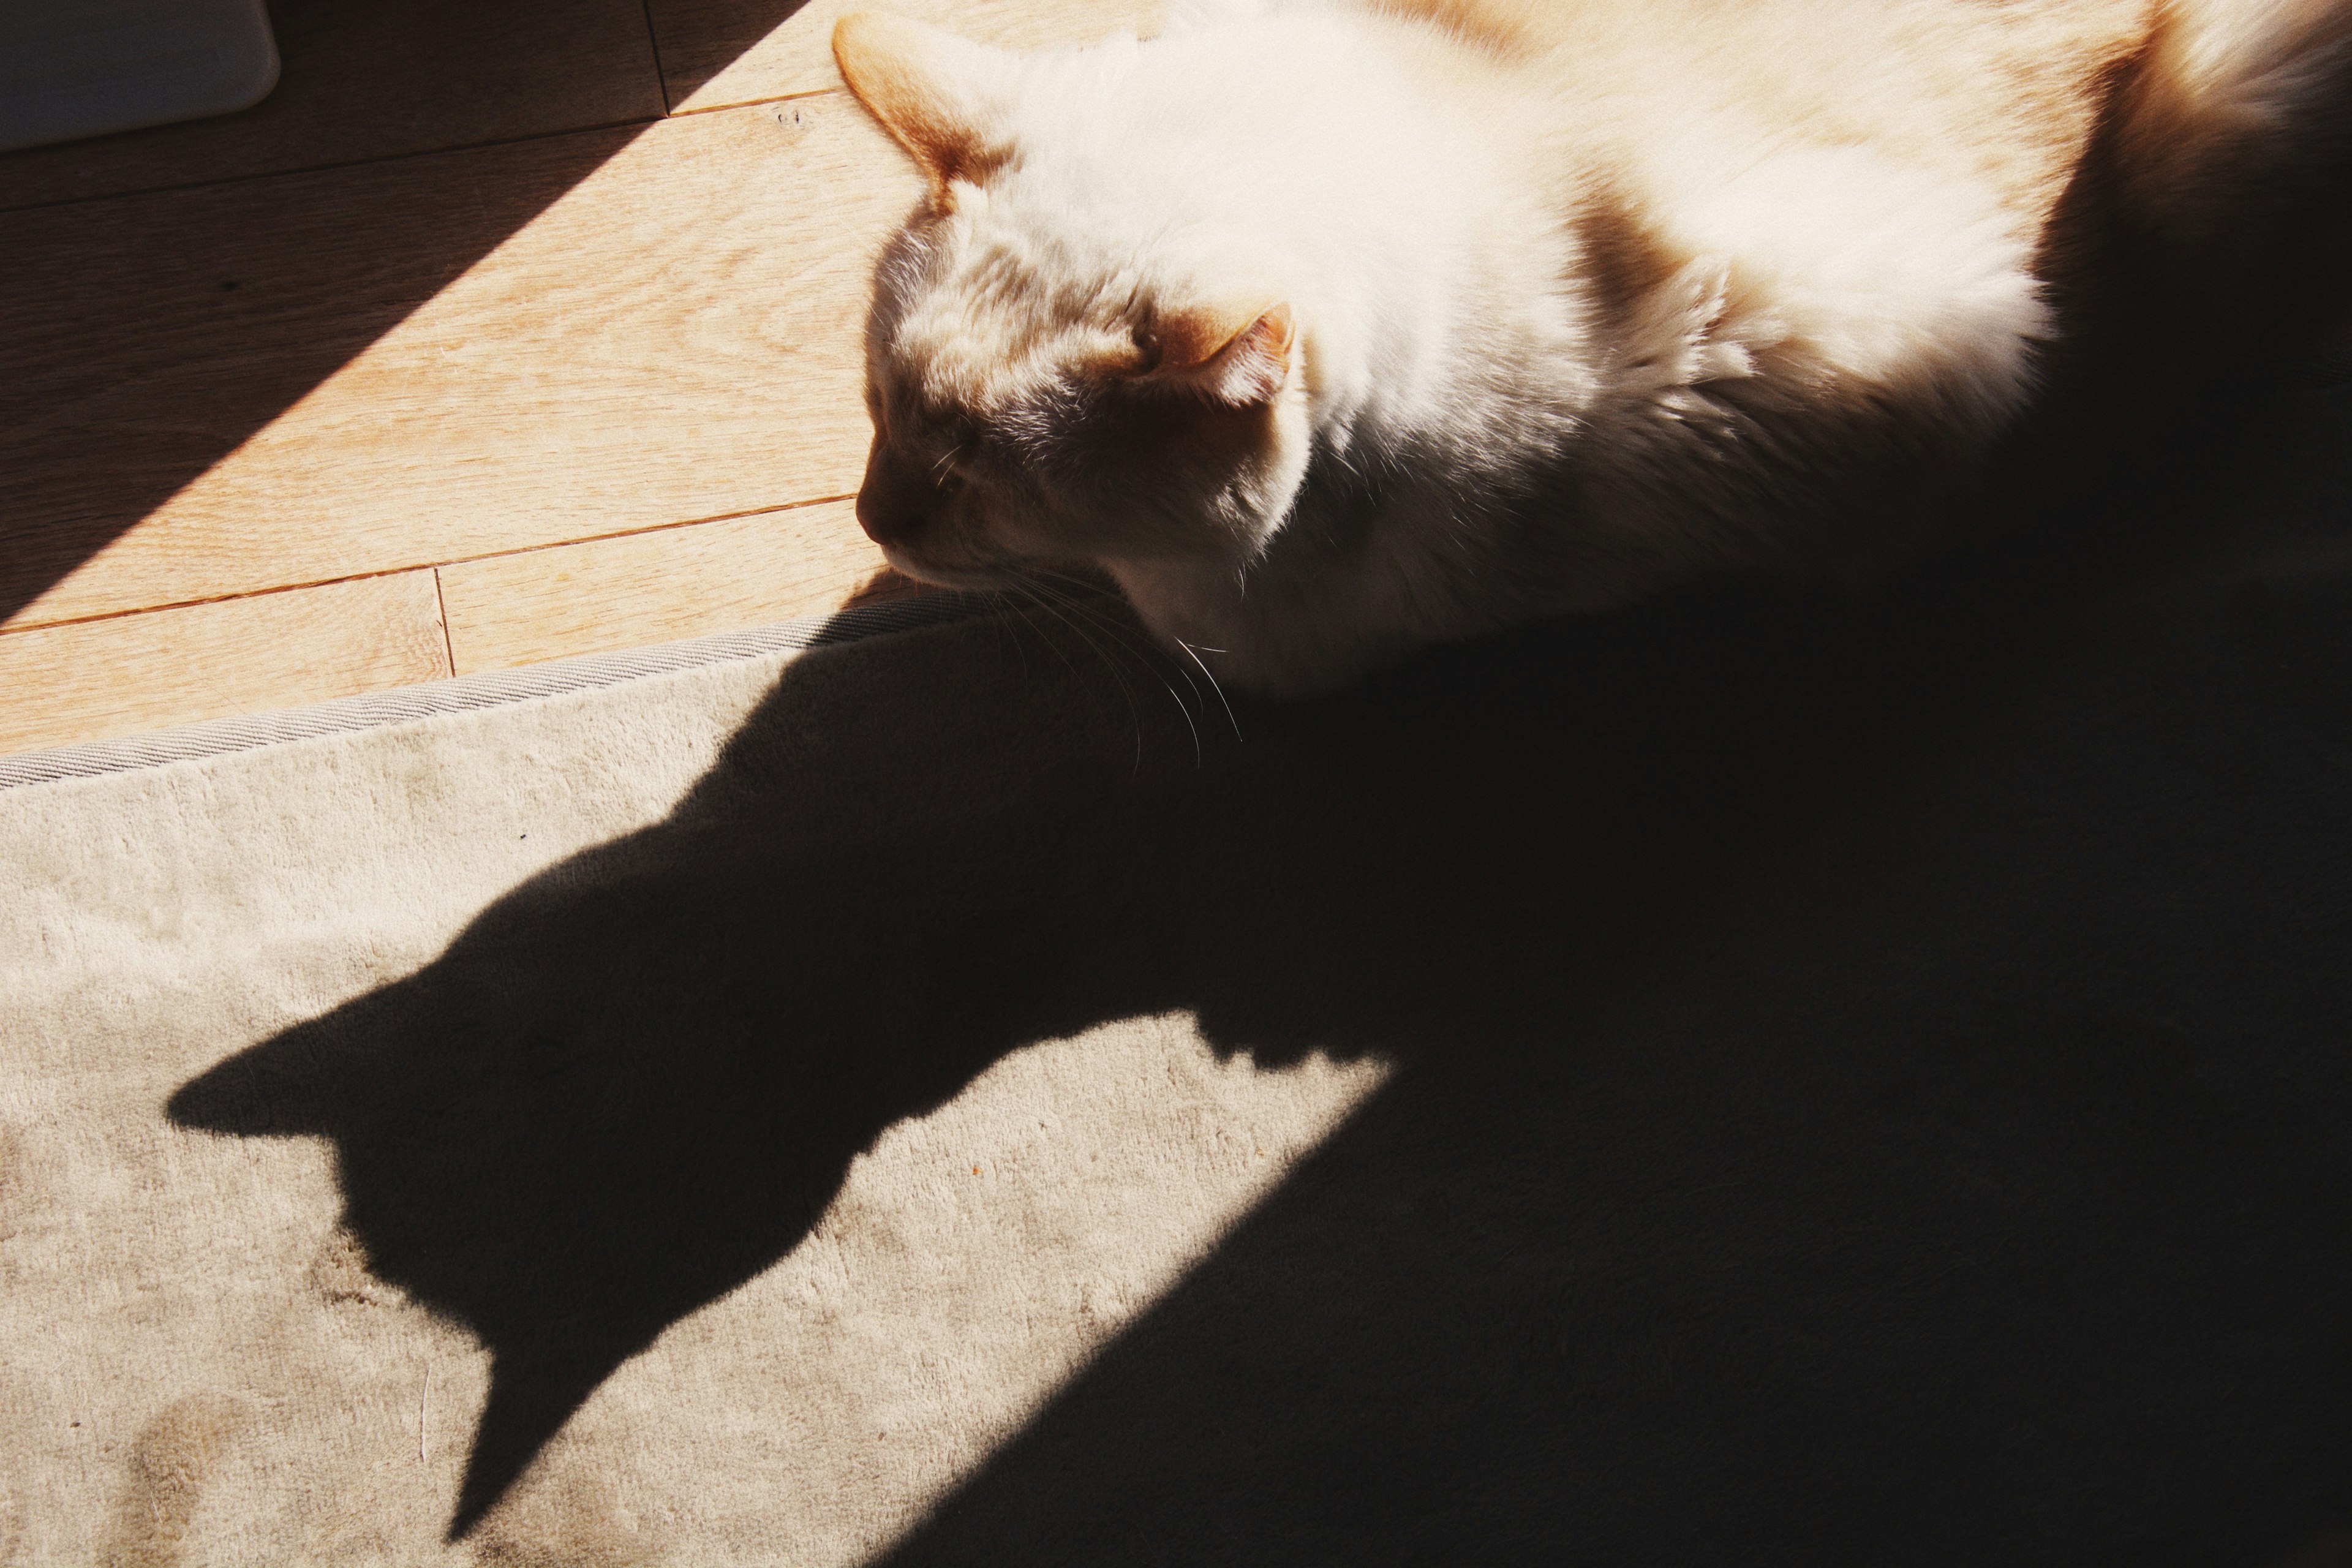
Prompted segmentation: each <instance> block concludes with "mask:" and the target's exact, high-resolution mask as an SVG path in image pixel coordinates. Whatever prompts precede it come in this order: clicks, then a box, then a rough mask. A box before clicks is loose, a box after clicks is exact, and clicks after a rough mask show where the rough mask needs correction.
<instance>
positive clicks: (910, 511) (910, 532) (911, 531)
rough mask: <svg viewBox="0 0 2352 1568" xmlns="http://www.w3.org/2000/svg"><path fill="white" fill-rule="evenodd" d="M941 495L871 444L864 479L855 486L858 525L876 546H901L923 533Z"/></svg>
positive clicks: (876, 443)
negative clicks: (872, 447)
mask: <svg viewBox="0 0 2352 1568" xmlns="http://www.w3.org/2000/svg"><path fill="white" fill-rule="evenodd" d="M939 500H940V492H939V490H938V489H936V488H935V487H933V486H930V485H927V484H925V483H923V482H922V480H921V479H920V478H919V477H917V476H911V475H909V474H908V472H907V470H906V468H904V467H903V466H901V465H900V464H898V463H897V462H895V461H893V460H892V458H891V456H890V454H889V453H887V452H886V451H884V450H883V449H882V443H881V442H879V441H877V442H875V443H874V449H873V451H871V452H870V453H868V454H867V455H866V479H865V482H864V483H862V484H860V485H859V486H858V487H857V526H858V527H860V528H862V529H864V530H865V531H866V538H868V539H870V540H872V541H873V542H875V543H877V544H903V543H905V542H907V541H908V540H909V539H912V538H913V537H914V536H915V535H916V534H918V533H920V532H921V531H923V528H924V526H925V525H926V524H927V523H929V521H930V520H931V513H932V512H933V511H934V510H936V509H937V507H938V506H939Z"/></svg>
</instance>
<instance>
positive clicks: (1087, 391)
mask: <svg viewBox="0 0 2352 1568" xmlns="http://www.w3.org/2000/svg"><path fill="white" fill-rule="evenodd" d="M1142 52H1143V47H1141V46H1138V45H1136V44H1134V43H1133V42H1132V41H1131V40H1125V41H1121V42H1118V43H1115V44H1113V45H1110V46H1106V47H1098V48H1095V49H1088V50H1078V51H1068V52H1066V53H1063V54H1061V55H1057V56H1052V57H1046V58H1039V59H1023V58H1016V57H1014V56H1012V55H1008V54H1005V53H1003V52H1001V51H998V50H995V49H991V48H986V47H981V46H979V45H975V44H971V43H969V42H966V41H964V40H962V39H961V38H957V37H952V36H950V35H949V34H946V33H942V32H940V31H938V30H937V29H934V28H931V27H928V26H921V25H919V24H917V23H913V22H908V21H905V20H901V19H899V18H897V17H890V16H877V15H872V14H865V15H858V16H848V17H845V18H844V19H843V20H842V22H841V23H840V24H839V26H837V27H836V28H835V32H834V53H835V58H836V59H837V60H838V61H839V63H840V66H841V71H842V75H843V77H844V78H845V79H846V80H847V82H848V84H849V86H850V89H851V90H852V91H853V92H855V93H856V95H857V98H858V100H860V101H861V102H862V103H864V104H865V106H866V108H867V109H868V110H871V111H872V113H873V114H874V116H875V118H876V119H877V120H878V121H880V122H881V123H882V125H883V127H884V128H885V129H887V131H888V132H890V133H891V135H892V136H893V137H895V138H896V139H897V140H898V142H899V144H900V145H902V146H903V147H905V148H906V150H907V151H908V153H910V154H911V155H912V156H913V157H914V159H915V161H916V163H918V164H919V166H920V167H921V169H922V171H923V173H924V174H925V175H926V176H927V177H928V179H929V185H930V190H929V195H928V197H927V199H926V200H925V202H924V204H923V205H922V206H921V207H920V208H919V210H918V211H917V213H916V214H915V215H914V216H913V217H912V218H911V219H910V220H909V222H908V226H907V227H906V229H905V230H904V231H903V232H902V233H901V234H900V235H898V237H897V238H896V239H895V240H894V241H893V242H892V243H891V245H890V246H889V247H888V249H887V251H886V253H885V255H884V257H883V259H882V264H881V266H880V268H878V270H877V279H876V289H875V302H874V310H873V314H872V316H871V318H870V320H869V321H868V323H867V328H866V401H867V407H868V412H869V413H870V414H871V416H872V417H873V420H874V446H873V451H872V455H871V457H870V458H869V459H868V461H867V465H866V479H865V482H864V484H863V486H862V487H861V488H860V490H859V493H858V498H857V516H858V520H859V521H860V522H861V523H863V524H864V526H865V528H866V531H867V532H868V533H869V534H871V535H872V536H873V537H874V538H875V540H876V541H877V542H880V543H881V544H882V545H883V547H884V549H885V551H886V552H887V554H888V556H889V558H890V560H891V562H892V563H894V564H896V565H897V566H898V567H899V568H900V569H901V570H903V571H906V572H908V573H910V574H913V575H915V576H918V577H922V578H925V579H929V580H931V581H934V582H941V583H946V584H957V585H977V584H983V583H985V582H988V581H991V580H992V579H994V578H996V577H999V576H1001V575H1003V574H1005V573H1006V572H1008V571H1012V570H1017V569H1018V567H1019V565H1020V563H1024V562H1029V561H1091V562H1096V563H1118V562H1174V561H1187V562H1217V561H1228V562H1231V563H1234V565H1235V566H1237V567H1238V566H1239V565H1240V564H1242V563H1245V562H1247V561H1248V560H1250V559H1251V558H1252V557H1254V556H1255V554H1256V553H1257V552H1258V551H1259V550H1261V549H1262V548H1263V547H1264V545H1265V542H1266V540H1267V539H1268V538H1269V537H1270V536H1271V535H1272V533H1273V531H1275V530H1276V528H1278V527H1279V526H1280V524H1281V521H1282V519H1283V517H1284V515H1285V513H1286V511H1287V510H1288V509H1289V506H1290V503H1291V500H1292V498H1293V496H1294V494H1295V493H1296V491H1297V488H1298V485H1299V483H1300V481H1301V479H1302V478H1303V476H1304V474H1305V471H1306V466H1307V448H1308V432H1307V397H1306V391H1305V387H1304V380H1305V376H1306V345H1305V343H1304V342H1303V335H1304V334H1303V332H1302V330H1301V326H1300V322H1299V321H1298V317H1297V310H1296V306H1295V302H1294V300H1292V299H1291V298H1289V297H1288V290H1286V288H1285V287H1284V284H1283V280H1282V279H1281V276H1280V268H1279V267H1278V265H1276V264H1275V263H1274V261H1273V259H1272V258H1269V257H1267V256H1266V255H1265V254H1264V251H1263V241H1262V238H1261V237H1259V236H1257V235H1256V234H1255V233H1254V232H1253V230H1252V226H1251V225H1250V224H1249V223H1248V221H1247V219H1246V216H1245V215H1246V212H1247V206H1246V204H1245V202H1244V203H1242V204H1238V205H1237V204H1235V203H1234V202H1231V201H1227V200H1222V199H1221V196H1224V195H1232V194H1233V192H1234V187H1235V186H1237V185H1245V184H1247V183H1248V174H1247V171H1246V170H1245V169H1244V170H1233V171H1231V172H1230V173H1228V174H1226V175H1225V176H1224V187H1223V190H1221V189H1220V184H1219V181H1220V176H1219V174H1218V169H1217V165H1218V164H1219V163H1221V162H1222V161H1223V159H1222V156H1221V150H1220V149H1218V148H1216V147H1215V146H1214V145H1211V146H1208V147H1202V146H1201V145H1200V144H1199V142H1198V139H1197V138H1192V139H1188V138H1187V137H1186V135H1185V134H1184V132H1185V125H1184V121H1185V115H1184V113H1183V112H1182V100H1183V94H1184V90H1185V88H1184V84H1183V83H1182V82H1181V81H1175V82H1171V81H1170V80H1168V79H1167V77H1166V73H1164V72H1158V73H1151V72H1143V71H1140V70H1139V69H1138V66H1139V60H1140V57H1141V55H1142ZM1237 215H1240V216H1237Z"/></svg>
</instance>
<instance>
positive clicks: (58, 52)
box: [0, 0, 278, 152]
mask: <svg viewBox="0 0 2352 1568" xmlns="http://www.w3.org/2000/svg"><path fill="white" fill-rule="evenodd" d="M277 85H278V40H277V38H276V37H274V36H273V35H272V34H271V32H270V30H269V13H268V10H267V9H266V8H265V6H264V4H263V0H0V152H5V151H7V150H9V149H12V148H16V147H37V146H39V145H41V144H42V143H44V142H71V141H74V140H76V139H78V138H79V137H84V136H103V135H105V134H107V133H108V132H114V131H133V130H136V129H138V128H139V127H141V126H142V125H166V124H169V123H171V122H172V121H177V120H201V119H203V118H205V116H207V115H213V114H228V113H232V112H234V111H236V110H240V109H246V108H249V107H250V106H252V105H253V104H256V103H258V102H260V101H261V100H263V99H264V98H266V97H268V95H269V89H271V88H273V87H275V86H277Z"/></svg>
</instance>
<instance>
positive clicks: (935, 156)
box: [833, 11, 1013, 200]
mask: <svg viewBox="0 0 2352 1568" xmlns="http://www.w3.org/2000/svg"><path fill="white" fill-rule="evenodd" d="M833 58H834V63H835V64H836V65H838V66H839V67H840V68H841V79H842V80H843V81H844V82H845V83H847V84H848V87H849V90H850V91H851V92H852V93H853V94H855V95H856V99H857V101H858V102H860V103H862V104H864V105H865V106H866V111H867V112H868V113H870V114H872V115H873V116H874V118H875V119H876V120H877V121H880V122H881V126H882V129H884V130H885V131H887V132H889V133H890V134H891V136H892V137H894V138H895V139H896V140H897V141H898V145H900V146H901V147H904V148H905V149H906V150H907V152H908V155H909V156H911V157H912V158H913V159H914V160H915V162H916V163H918V164H919V165H921V167H922V170H923V172H924V173H925V174H928V175H929V176H930V180H931V189H932V195H933V198H934V199H935V200H944V198H945V197H946V195H947V191H948V187H949V186H950V185H951V184H954V183H955V182H957V181H959V180H961V181H965V182H968V183H971V184H977V183H978V182H980V181H982V180H983V179H985V178H987V177H988V175H989V174H990V173H991V172H992V171H993V170H995V169H996V168H997V167H998V166H1000V165H1001V164H1003V163H1004V162H1005V161H1006V159H1007V158H1008V157H1009V156H1010V155H1011V152H1012V145H1011V141H1012V138H1011V126H1010V124H1009V123H1008V122H1009V121H1010V120H1011V108H1012V97H1013V82H1012V77H1013V57H1012V56H1010V55H1008V54H1006V53H1005V52H1004V51H1003V50H1002V49H993V48H990V47H987V46H986V45H983V44H975V43H972V42H971V41H969V40H968V39H964V38H960V37H956V36H955V35H954V34H952V33H949V32H943V31H941V30H940V28H937V27H933V26H926V25H925V24H923V23H921V22H917V21H912V20H909V19H908V18H907V17H904V16H887V15H886V14H884V13H882V12H879V11H855V12H852V13H851V14H850V15H848V16H844V17H843V18H842V19H841V20H840V21H838V22H836V23H835V24H834V28H833Z"/></svg>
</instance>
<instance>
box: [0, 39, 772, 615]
mask: <svg viewBox="0 0 2352 1568" xmlns="http://www.w3.org/2000/svg"><path fill="white" fill-rule="evenodd" d="M797 8H798V4H797V0H740V3H736V4H732V5H728V6H725V7H724V8H723V10H724V13H725V16H726V17H727V18H728V21H729V25H730V27H731V29H732V30H731V32H730V35H729V36H730V37H734V36H739V35H740V36H741V37H745V38H747V39H752V38H756V37H759V36H761V35H763V34H764V33H765V32H766V31H767V30H768V29H770V28H772V27H773V26H775V25H776V24H777V23H778V22H780V21H782V19H784V18H785V17H787V16H790V15H791V14H792V13H793V11H794V10H796V9H797ZM706 9H712V10H714V11H716V10H718V9H719V8H716V7H706ZM271 14H272V17H273V21H274V24H275V26H276V29H277V32H278V42H279V47H280V51H281V53H282V55H283V57H284V59H285V68H284V72H283V74H282V76H281V78H280V80H279V85H278V89H277V90H276V91H275V92H273V93H272V94H271V96H270V97H269V98H268V99H266V100H263V101H262V102H261V103H260V104H259V105H257V106H256V107H255V108H253V109H251V110H247V111H245V112H244V113H241V114H236V115H230V116H226V117H223V118H221V119H218V120H212V121H194V122H192V123H189V124H184V125H173V126H165V127H160V128H157V129H155V130H152V131H141V132H129V133H126V134H124V135H120V136H110V137H104V138H100V139H98V140H95V141H91V142H75V143H68V144H66V145H61V146H56V147H43V148H33V149H28V150H26V151H23V152H18V153H9V154H5V155H0V209H6V208H10V207H14V208H17V209H19V210H16V211H5V210H0V254H5V256H6V257H7V258H8V260H7V265H6V266H5V268H0V620H5V619H6V618H7V617H8V616H11V615H14V614H15V613H16V612H17V611H18V610H21V609H22V608H23V607H24V606H25V605H27V604H30V603H31V602H32V601H33V600H35V599H37V598H38V597H39V596H40V595H42V594H43V593H45V592H47V590H48V589H49V587H50V586H51V585H53V584H56V583H57V582H58V580H59V579H61V578H63V577H64V576H66V575H67V574H69V573H70V572H72V571H73V570H74V569H75V568H76V567H78V566H79V565H80V564H81V563H83V562H84V561H86V560H88V559H89V557H90V556H91V555H93V554H95V553H96V552H99V551H100V550H101V549H103V548H104V547H105V546H106V544H107V543H108V542H110V541H111V540H113V539H114V538H116V537H117V536H118V535H120V534H121V533H122V532H123V531H125V530H127V529H129V528H131V526H132V525H134V524H135V523H137V522H138V521H140V520H141V519H142V518H143V517H145V516H146V515H147V514H148V513H149V512H151V511H152V510H154V509H155V508H156V507H157V506H159V505H161V504H162V503H163V501H165V500H168V499H170V497H171V496H173V494H174V493H176V492H177V491H178V490H180V489H182V488H183V487H184V486H185V485H187V484H188V483H189V482H190V481H192V480H194V479H196V478H198V477H199V476H201V475H202V474H204V473H205V470H207V469H208V468H211V467H213V465H215V463H217V462H219V461H220V460H221V459H222V458H225V457H226V456H227V455H228V454H229V453H231V452H233V451H235V450H236V447H238V446H239V445H241V444H242V443H243V442H244V441H246V440H247V438H248V437H251V436H253V435H254V434H255V433H256V432H257V431H258V430H260V429H261V428H263V427H264V426H267V425H268V424H269V423H270V421H272V420H273V419H275V418H277V417H278V416H279V415H280V414H282V413H284V412H285V411H286V410H287V409H288V408H289V407H290V406H292V405H294V403H296V402H297V401H298V400H299V399H300V398H301V397H302V396H303V395H305V394H307V393H309V392H310V390H311V389H312V388H314V387H316V386H317V385H318V384H320V382H322V381H324V380H325V379H326V378H327V377H329V376H330V375H331V374H334V373H335V372H336V371H337V370H340V369H341V367H342V366H343V365H345V364H346V363H349V362H350V361H351V360H352V358H353V357H355V356H356V355H358V354H359V353H361V352H362V350H364V349H365V348H367V346H368V345H369V344H371V343H373V342H375V341H376V340H377V339H378V338H380V337H381V336H383V334H384V333H385V332H386V331H390V330H391V329H392V328H393V327H394V326H396V325H397V324H399V322H400V321H403V320H404V319H405V318H406V317H407V316H408V315H409V314H410V312H412V311H413V310H416V309H417V308H418V307H419V306H421V305H423V304H425V302H426V301H427V300H431V299H432V298H433V297H434V296H435V295H436V294H437V293H439V292H440V291H441V289H443V288H444V287H446V285H447V284H448V283H450V282H451V281H452V280H454V279H456V278H457V277H458V276H459V275H460V274H461V273H463V272H464V271H465V270H466V269H467V268H469V267H471V266H473V265H474V264H475V263H476V262H477V261H478V260H480V259H481V258H483V257H484V256H487V255H488V253H489V252H490V251H491V250H492V249H494V248H495V247H497V246H498V245H499V244H500V243H501V242H502V241H504V240H505V239H507V238H508V237H509V236H511V235H513V234H514V233H516V232H517V231H518V230H520V228H522V227H523V226H525V225H526V224H528V223H530V221H531V219H533V218H535V217H537V216H539V215H540V214H541V212H543V211H545V210H546V209H547V208H548V207H549V206H550V205H552V204H553V203H554V202H555V201H556V200H557V199H558V198H559V197H561V196H562V195H563V194H564V193H565V192H566V191H568V190H570V189H571V188H572V186H574V185H575V184H579V182H580V181H582V180H583V179H584V178H586V177H587V176H588V175H589V174H592V173H593V172H594V171H595V169H596V168H597V167H598V166H600V165H601V164H602V163H604V161H605V160H606V159H608V158H610V157H612V156H613V155H614V154H615V153H618V152H620V151H621V149H623V148H624V147H625V146H627V145H628V143H629V142H631V141H632V140H634V139H635V136H636V135H638V134H639V133H640V132H642V131H643V130H644V128H645V125H646V123H649V122H652V121H657V120H658V119H659V118H660V117H661V115H662V114H663V113H664V102H663V97H662V92H661V89H660V83H659V79H658V78H657V76H656V71H655V66H654V55H653V46H652V42H651V39H650V37H649V36H648V32H647V23H646V14H645V10H644V8H643V6H642V5H640V3H639V0H561V3H560V4H543V3H530V0H429V3H426V4H419V5H361V4H355V3H352V0H280V3H279V4H278V5H273V6H272V7H271ZM706 52H708V51H707V50H706ZM730 58H731V56H730ZM600 126H601V127H604V129H581V128H583V127H600ZM480 142H499V143H503V144H502V145H497V146H491V147H477V148H475V149H474V150H471V151H457V152H447V153H436V152H434V150H435V149H442V148H466V147H468V146H470V145H472V144H475V143H480ZM403 153H426V154H430V155H425V156H415V157H398V156H395V155H396V154H403ZM371 159H373V160H385V161H381V162H375V163H364V165H363V166H362V167H359V168H349V167H344V168H327V167H326V166H329V165H337V164H350V163H360V162H362V161H363V160H371ZM320 168H326V172H324V173H319V174H301V173H287V174H278V173H277V171H282V170H302V169H320ZM255 175H270V176H272V177H267V178H252V177H249V176H255ZM224 182H225V183H224ZM182 186H184V187H188V188H184V189H182V188H173V189H154V188H152V187H182ZM134 191H146V192H147V193H148V194H144V195H123V196H121V197H120V198H119V199H100V200H91V199H89V198H91V197H114V196H115V195H116V194H117V193H121V192H134ZM44 204H63V205H44ZM255 526H256V527H299V526H302V521H301V520H299V519H287V518H277V519H261V520H257V521H256V523H255Z"/></svg>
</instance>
